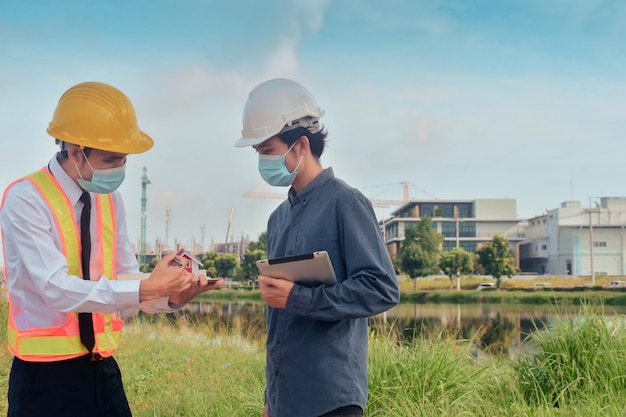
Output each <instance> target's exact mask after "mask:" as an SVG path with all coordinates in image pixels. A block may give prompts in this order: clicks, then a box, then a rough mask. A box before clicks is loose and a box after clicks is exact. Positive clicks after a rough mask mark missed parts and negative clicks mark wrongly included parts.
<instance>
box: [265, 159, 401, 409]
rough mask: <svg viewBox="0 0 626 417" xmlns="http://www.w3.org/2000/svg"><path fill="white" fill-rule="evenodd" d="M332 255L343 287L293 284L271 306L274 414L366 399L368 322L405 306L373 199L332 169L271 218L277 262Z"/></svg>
mask: <svg viewBox="0 0 626 417" xmlns="http://www.w3.org/2000/svg"><path fill="white" fill-rule="evenodd" d="M319 250H325V251H327V252H328V253H329V255H330V258H331V261H332V264H333V267H334V269H335V274H336V276H337V281H338V284H337V285H334V286H317V287H305V286H302V285H297V284H296V285H294V287H293V289H292V290H291V293H290V294H289V299H288V300H287V306H286V308H285V309H277V308H271V307H268V337H267V368H266V377H267V387H266V392H265V396H266V402H267V404H268V405H269V412H270V415H271V416H272V417H315V416H320V415H322V414H324V413H327V412H329V411H331V410H334V409H337V408H339V407H343V406H346V405H352V404H353V405H358V406H360V407H361V408H363V409H365V404H366V402H367V338H368V327H367V317H369V316H372V315H375V314H378V313H381V312H383V311H385V310H387V309H389V308H391V307H393V306H394V305H396V304H397V303H398V301H399V288H398V280H397V277H396V275H395V272H394V269H393V266H392V263H391V259H390V258H389V254H388V252H387V249H386V247H385V243H384V242H383V239H382V235H381V231H380V227H379V225H378V223H377V221H376V216H375V214H374V210H373V209H372V205H371V203H370V201H369V200H368V199H367V198H366V197H365V196H364V195H363V194H361V193H360V192H359V191H358V190H356V189H354V188H352V187H350V186H348V185H347V184H346V183H344V182H343V181H341V180H339V179H337V178H335V176H334V174H333V171H332V169H331V168H327V169H325V170H324V171H323V172H322V173H321V174H320V175H318V176H317V177H316V178H315V179H314V180H313V181H312V182H311V183H309V184H308V185H307V186H306V187H305V188H304V189H303V190H302V191H301V192H300V193H298V194H296V193H295V191H294V190H293V188H292V189H291V190H290V191H289V198H288V199H287V200H286V201H284V202H283V203H282V204H281V205H280V206H279V207H278V208H277V209H276V210H275V211H274V212H273V213H272V215H271V216H270V219H269V222H268V230H267V252H268V256H269V257H270V258H276V257H281V256H288V255H298V254H302V253H307V252H312V251H319Z"/></svg>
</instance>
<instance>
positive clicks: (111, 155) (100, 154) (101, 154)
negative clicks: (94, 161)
mask: <svg viewBox="0 0 626 417" xmlns="http://www.w3.org/2000/svg"><path fill="white" fill-rule="evenodd" d="M90 156H94V157H96V158H100V159H124V158H126V156H127V155H126V154H125V153H117V152H109V151H103V150H100V149H92V150H91V152H90Z"/></svg>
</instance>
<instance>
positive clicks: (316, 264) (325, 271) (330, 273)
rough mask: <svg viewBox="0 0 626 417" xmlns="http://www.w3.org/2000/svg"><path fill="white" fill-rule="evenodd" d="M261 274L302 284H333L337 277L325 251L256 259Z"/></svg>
mask: <svg viewBox="0 0 626 417" xmlns="http://www.w3.org/2000/svg"><path fill="white" fill-rule="evenodd" d="M256 266H257V268H258V269H259V272H260V274H261V275H267V276H268V277H272V278H280V279H286V280H289V281H291V282H295V283H298V284H302V285H309V286H310V285H318V284H324V285H334V284H336V283H337V277H336V276H335V271H334V270H333V265H332V263H331V261H330V257H329V256H328V252H326V251H316V252H310V253H305V254H301V255H292V256H285V257H282V258H273V259H262V260H259V261H256Z"/></svg>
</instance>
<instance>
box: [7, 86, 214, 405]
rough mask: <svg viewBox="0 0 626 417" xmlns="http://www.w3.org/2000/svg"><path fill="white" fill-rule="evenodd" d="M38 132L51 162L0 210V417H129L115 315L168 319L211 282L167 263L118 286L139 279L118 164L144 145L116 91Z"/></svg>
mask: <svg viewBox="0 0 626 417" xmlns="http://www.w3.org/2000/svg"><path fill="white" fill-rule="evenodd" d="M47 131H48V133H49V134H50V135H51V136H52V137H54V138H55V140H56V141H57V143H59V144H60V147H61V150H60V152H58V153H57V154H56V155H55V156H54V157H53V158H52V159H51V160H50V162H48V164H47V165H46V166H44V167H43V168H42V169H41V170H39V171H37V172H35V173H32V174H30V175H27V176H25V177H23V178H20V179H18V180H16V181H15V182H13V183H12V184H11V185H9V187H8V188H7V190H6V191H5V193H4V196H3V199H2V205H1V206H0V228H1V229H2V238H3V248H4V260H5V264H4V268H5V275H6V280H7V286H8V296H9V318H8V330H7V339H8V347H9V351H10V352H11V353H12V354H13V355H14V360H13V364H12V367H11V373H10V376H9V392H8V401H9V411H8V415H9V416H11V417H18V416H29V417H33V416H76V417H79V416H80V417H86V416H90V417H99V416H101V417H104V416H130V415H131V411H130V407H129V405H128V401H127V399H126V395H125V393H124V389H123V386H122V378H121V373H120V370H119V367H118V366H117V363H116V362H115V359H114V358H113V354H114V353H115V351H116V350H117V348H118V345H119V342H120V339H121V336H122V329H123V326H124V322H123V321H122V320H121V319H120V318H119V317H118V316H117V313H116V312H117V311H120V310H123V309H128V308H137V307H138V308H140V309H141V310H143V311H145V312H148V313H156V312H170V311H174V310H176V309H178V308H180V307H181V306H182V305H183V304H185V303H187V302H188V301H189V300H191V299H192V298H193V297H195V296H196V295H197V294H199V293H201V292H203V291H207V290H211V289H214V288H217V287H218V286H220V285H221V282H220V281H218V282H213V283H209V282H208V281H207V279H206V277H205V276H203V275H200V276H194V275H192V274H189V273H187V272H186V271H185V269H184V268H183V267H182V265H181V263H182V262H181V261H182V259H179V257H176V256H174V255H170V256H165V257H164V258H163V259H162V260H161V261H160V262H159V263H158V264H157V265H156V267H155V268H154V271H153V272H152V273H151V274H150V276H149V277H148V278H147V279H144V280H138V279H131V280H118V279H117V277H118V275H122V274H125V275H126V274H135V273H138V272H139V267H138V264H137V259H136V257H135V254H134V251H133V249H132V247H131V244H130V241H129V238H128V233H127V230H126V218H125V213H124V206H123V202H122V198H121V195H120V193H119V192H118V191H116V189H117V188H118V187H119V186H120V184H121V183H122V181H123V180H124V168H125V167H126V158H127V155H129V154H137V153H142V152H145V151H147V150H148V149H150V148H151V147H152V145H153V141H152V138H150V136H148V135H147V134H145V133H144V132H142V131H141V130H139V127H138V126H137V120H136V116H135V110H134V108H133V105H132V103H131V102H130V100H129V99H128V98H127V97H126V96H125V95H124V94H123V93H122V92H121V91H119V90H118V89H116V88H115V87H112V86H110V85H108V84H103V83H98V82H85V83H81V84H77V85H75V86H73V87H71V88H70V89H69V90H67V91H66V92H65V93H64V94H63V95H62V96H61V98H60V100H59V102H58V105H57V108H56V110H55V112H54V116H53V118H52V122H50V125H49V126H48V129H47Z"/></svg>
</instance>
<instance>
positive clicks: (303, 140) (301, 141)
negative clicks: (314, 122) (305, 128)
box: [295, 135, 311, 154]
mask: <svg viewBox="0 0 626 417" xmlns="http://www.w3.org/2000/svg"><path fill="white" fill-rule="evenodd" d="M295 147H296V148H298V150H299V151H300V154H305V153H311V143H310V142H309V138H307V137H306V136H305V135H302V136H300V137H299V138H298V143H296V146H295Z"/></svg>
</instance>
